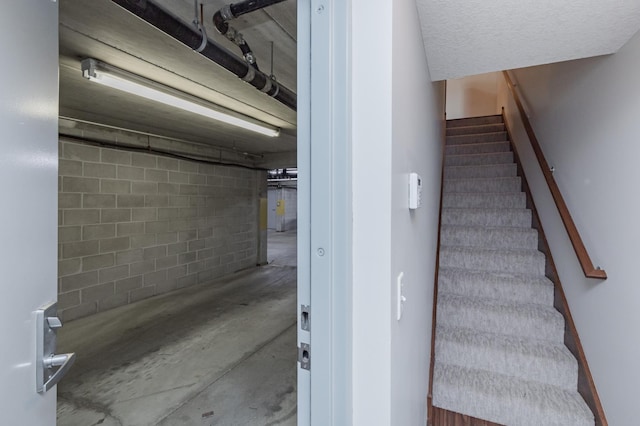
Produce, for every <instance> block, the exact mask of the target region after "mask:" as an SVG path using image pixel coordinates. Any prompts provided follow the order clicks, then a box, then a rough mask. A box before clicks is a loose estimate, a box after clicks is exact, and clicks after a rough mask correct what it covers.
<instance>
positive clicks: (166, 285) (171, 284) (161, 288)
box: [155, 279, 178, 294]
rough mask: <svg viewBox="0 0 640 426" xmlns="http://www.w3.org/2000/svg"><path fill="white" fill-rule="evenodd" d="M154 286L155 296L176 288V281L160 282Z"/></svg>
mask: <svg viewBox="0 0 640 426" xmlns="http://www.w3.org/2000/svg"><path fill="white" fill-rule="evenodd" d="M155 286H156V294H162V293H168V292H170V291H173V290H175V289H176V288H177V286H178V280H177V279H172V280H166V281H162V282H159V283H156V285H155Z"/></svg>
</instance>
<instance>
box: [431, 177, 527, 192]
mask: <svg viewBox="0 0 640 426" xmlns="http://www.w3.org/2000/svg"><path fill="white" fill-rule="evenodd" d="M521 191H522V183H521V180H520V178H519V177H503V178H471V179H446V180H445V181H444V192H445V193H450V192H521Z"/></svg>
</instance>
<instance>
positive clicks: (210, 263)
mask: <svg viewBox="0 0 640 426" xmlns="http://www.w3.org/2000/svg"><path fill="white" fill-rule="evenodd" d="M205 265H206V267H207V269H213V268H215V267H216V266H220V256H213V257H210V258H209V259H207V260H206V261H205Z"/></svg>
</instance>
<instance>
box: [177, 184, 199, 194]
mask: <svg viewBox="0 0 640 426" xmlns="http://www.w3.org/2000/svg"><path fill="white" fill-rule="evenodd" d="M180 195H198V185H186V184H181V185H180Z"/></svg>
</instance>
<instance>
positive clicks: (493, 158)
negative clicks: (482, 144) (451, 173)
mask: <svg viewBox="0 0 640 426" xmlns="http://www.w3.org/2000/svg"><path fill="white" fill-rule="evenodd" d="M505 163H513V152H493V153H488V154H466V155H447V156H445V158H444V164H445V166H480V165H488V164H505Z"/></svg>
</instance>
